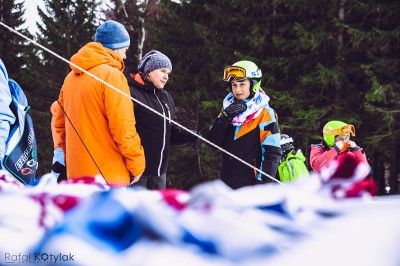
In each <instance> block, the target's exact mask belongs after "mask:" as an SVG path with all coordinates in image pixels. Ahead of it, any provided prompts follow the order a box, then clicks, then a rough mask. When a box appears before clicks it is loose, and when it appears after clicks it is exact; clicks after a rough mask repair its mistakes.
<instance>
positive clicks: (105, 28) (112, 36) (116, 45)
mask: <svg viewBox="0 0 400 266" xmlns="http://www.w3.org/2000/svg"><path fill="white" fill-rule="evenodd" d="M94 41H95V42H99V43H101V44H102V45H103V46H104V47H107V48H110V49H113V50H115V49H121V48H125V47H128V46H129V45H130V44H131V42H130V38H129V34H128V32H127V31H126V29H125V27H124V25H122V24H121V23H119V22H116V21H114V20H108V21H106V22H104V23H103V24H101V25H100V26H99V27H98V28H97V30H96V35H95V38H94Z"/></svg>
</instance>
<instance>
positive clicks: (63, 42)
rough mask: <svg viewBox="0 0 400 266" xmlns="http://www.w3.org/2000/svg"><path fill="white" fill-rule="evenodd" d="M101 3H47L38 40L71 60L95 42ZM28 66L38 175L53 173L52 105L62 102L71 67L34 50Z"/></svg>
mask: <svg viewBox="0 0 400 266" xmlns="http://www.w3.org/2000/svg"><path fill="white" fill-rule="evenodd" d="M98 4H99V1H97V0H90V1H84V0H57V1H53V0H45V10H42V9H41V8H39V7H38V13H39V17H40V19H41V20H40V22H39V23H37V26H38V32H37V34H36V36H35V38H36V41H37V42H38V43H40V44H41V45H43V46H45V47H46V48H48V49H50V50H51V51H53V52H55V53H57V54H58V55H60V56H62V57H63V58H65V59H67V60H69V59H70V57H71V56H72V55H73V54H75V53H76V52H77V51H78V50H79V49H80V48H81V47H82V46H83V45H85V44H86V43H88V42H91V41H93V38H94V34H95V30H96V27H97V26H98V21H97V19H96V14H97V13H96V12H97V7H98ZM29 59H30V61H29V63H28V73H29V77H28V80H29V83H30V87H31V88H32V93H31V94H32V95H31V99H32V101H30V103H31V105H32V109H31V110H32V118H33V121H34V125H35V133H36V138H37V142H38V157H39V159H38V160H39V168H38V171H37V174H38V175H43V174H46V173H48V172H50V169H51V163H52V158H53V141H52V137H51V130H50V121H51V113H50V106H51V104H52V102H53V101H55V100H57V99H58V95H59V92H60V89H61V86H62V84H63V81H64V78H65V77H66V75H67V74H68V73H69V71H70V68H69V66H68V64H67V63H66V62H63V61H61V60H60V59H58V58H56V57H55V56H54V55H52V54H50V53H48V52H46V51H44V50H42V49H41V48H38V47H34V48H33V50H32V51H31V56H30V58H29Z"/></svg>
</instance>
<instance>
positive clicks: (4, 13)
mask: <svg viewBox="0 0 400 266" xmlns="http://www.w3.org/2000/svg"><path fill="white" fill-rule="evenodd" d="M24 13H25V9H24V5H23V3H21V2H18V1H15V0H0V20H1V22H3V23H4V24H6V25H7V26H9V27H11V28H13V29H14V30H17V31H18V32H20V33H22V34H24V35H26V36H28V37H31V35H30V34H29V32H28V30H27V29H26V28H25V27H24V26H23V24H24V23H25V20H24V18H23V16H24ZM0 28H1V29H0V33H1V34H0V58H1V59H2V60H3V62H4V64H5V66H6V67H7V71H8V72H9V76H10V77H11V78H14V79H15V80H17V81H18V83H20V85H21V86H23V85H25V84H24V82H23V79H22V78H20V75H21V74H23V72H25V71H26V60H27V57H28V51H29V49H28V48H27V42H26V41H25V40H24V39H22V38H21V37H19V36H18V35H16V34H15V33H13V32H11V31H9V30H8V29H6V28H4V27H0Z"/></svg>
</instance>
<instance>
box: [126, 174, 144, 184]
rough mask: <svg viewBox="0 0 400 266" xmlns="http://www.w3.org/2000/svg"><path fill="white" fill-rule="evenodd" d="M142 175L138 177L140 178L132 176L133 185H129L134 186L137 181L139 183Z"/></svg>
mask: <svg viewBox="0 0 400 266" xmlns="http://www.w3.org/2000/svg"><path fill="white" fill-rule="evenodd" d="M141 176H142V175H138V176H131V183H129V185H132V184H133V183H136V182H137V181H139V179H140V177H141Z"/></svg>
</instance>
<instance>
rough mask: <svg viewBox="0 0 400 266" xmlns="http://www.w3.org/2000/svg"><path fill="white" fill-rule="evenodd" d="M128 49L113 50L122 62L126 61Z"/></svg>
mask: <svg viewBox="0 0 400 266" xmlns="http://www.w3.org/2000/svg"><path fill="white" fill-rule="evenodd" d="M128 48H129V47H125V48H121V49H116V50H114V51H115V52H116V53H117V54H118V55H119V56H120V57H121V58H122V60H125V59H126V51H127V50H128Z"/></svg>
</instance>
